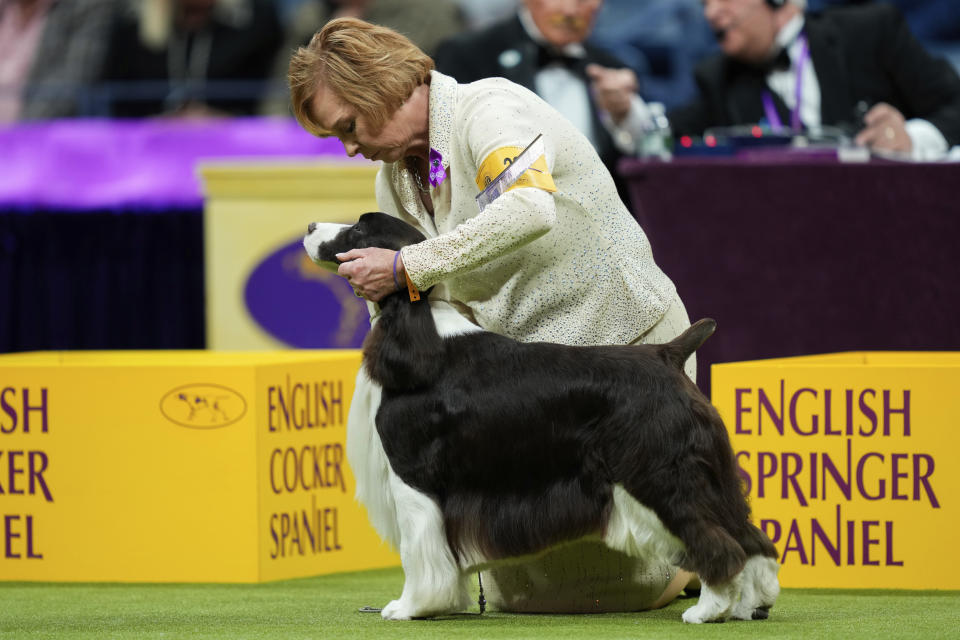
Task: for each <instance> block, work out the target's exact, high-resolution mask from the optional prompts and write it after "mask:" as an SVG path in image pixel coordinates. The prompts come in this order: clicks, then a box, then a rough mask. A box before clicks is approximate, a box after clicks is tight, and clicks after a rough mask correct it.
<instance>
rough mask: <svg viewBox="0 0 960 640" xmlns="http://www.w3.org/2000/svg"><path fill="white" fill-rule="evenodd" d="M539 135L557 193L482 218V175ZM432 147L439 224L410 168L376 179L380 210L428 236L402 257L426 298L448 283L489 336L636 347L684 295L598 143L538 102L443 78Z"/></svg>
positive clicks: (522, 192) (531, 196)
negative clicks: (504, 152) (505, 151)
mask: <svg viewBox="0 0 960 640" xmlns="http://www.w3.org/2000/svg"><path fill="white" fill-rule="evenodd" d="M537 134H543V138H544V142H545V150H546V152H545V155H546V164H547V168H548V170H549V173H550V175H552V178H553V181H554V183H555V185H556V187H557V190H556V191H555V192H549V191H546V190H543V189H540V188H535V187H521V188H515V189H513V190H511V191H508V192H506V193H504V194H503V195H501V196H500V197H499V198H498V199H497V200H496V201H494V202H493V203H492V204H490V205H489V206H487V208H486V209H485V210H484V211H483V212H482V213H481V212H480V211H479V208H478V206H477V203H476V201H475V196H476V195H477V193H478V192H479V188H478V186H477V183H476V178H477V174H478V170H479V168H480V167H481V164H482V163H483V162H484V160H485V159H486V158H487V157H488V156H489V155H490V154H491V153H493V152H494V151H495V150H497V149H500V148H502V147H510V146H513V147H518V148H521V149H522V148H524V147H526V146H527V145H528V144H529V143H530V142H531V141H532V140H533V139H534V138H535V137H536V136H537ZM430 146H431V147H433V148H434V149H436V150H437V151H439V152H440V154H441V155H442V157H443V165H444V167H445V169H446V172H447V178H446V180H445V181H444V182H443V183H442V184H440V185H439V186H438V187H434V188H431V196H432V200H433V206H434V214H433V216H432V217H431V215H430V214H429V213H428V212H427V210H426V209H425V208H424V207H423V204H422V203H421V201H420V198H419V195H418V192H417V185H416V183H415V182H414V179H413V175H412V174H411V173H410V172H409V171H408V170H407V169H406V165H405V164H404V163H403V162H397V163H388V164H384V165H383V167H382V168H381V170H380V172H379V173H378V175H377V186H376V195H377V202H378V205H379V207H380V208H381V209H382V210H383V211H385V212H386V213H389V214H391V215H394V216H397V217H400V218H402V219H404V220H406V221H407V222H409V223H411V224H413V225H414V226H416V227H417V228H418V229H419V230H420V231H421V232H423V234H424V235H426V236H427V240H425V241H424V242H421V243H419V244H416V245H411V246H408V247H405V248H404V249H403V251H402V256H403V263H404V265H405V266H406V269H407V272H408V273H409V275H410V278H411V280H413V282H414V284H416V285H417V287H419V288H420V289H426V288H429V287H431V286H434V285H436V284H439V283H441V282H443V283H444V284H445V285H446V288H447V291H448V295H449V297H450V298H452V299H453V300H455V301H459V302H462V303H463V304H465V305H466V306H467V307H469V309H470V310H471V311H472V313H473V315H474V319H475V320H476V322H477V323H478V324H479V325H480V326H481V327H483V328H484V329H487V330H489V331H493V332H496V333H499V334H503V335H507V336H510V337H512V338H515V339H517V340H521V341H525V342H534V341H548V342H558V343H563V344H579V345H586V344H626V343H628V342H631V341H633V340H635V339H637V338H638V337H639V336H640V335H641V334H643V333H644V332H645V331H647V330H648V329H649V328H650V327H652V326H653V325H654V324H656V323H657V321H659V320H660V318H661V317H662V316H663V315H664V313H665V312H666V310H667V307H668V306H669V305H670V303H671V302H672V301H673V299H674V296H675V294H676V291H675V288H674V285H673V283H672V282H671V281H670V280H669V278H667V276H666V275H664V273H663V272H662V271H661V270H660V269H659V267H657V265H656V263H655V262H654V260H653V254H652V252H651V250H650V243H649V242H648V240H647V237H646V235H644V233H643V230H642V229H641V228H640V226H639V225H638V224H637V223H636V221H635V220H634V219H633V217H632V216H631V215H630V213H629V211H628V210H627V208H626V207H625V206H624V204H623V203H622V202H621V201H620V198H619V197H618V195H617V190H616V188H615V187H614V184H613V180H612V179H611V177H610V174H609V173H608V171H607V170H606V168H605V167H604V165H603V163H602V162H601V161H600V158H599V157H598V156H597V154H596V152H595V151H594V150H593V147H592V146H591V145H590V142H589V141H588V140H587V139H586V138H585V137H584V136H583V135H582V134H581V133H580V132H579V131H577V130H576V129H575V128H574V127H573V125H571V124H570V123H569V122H567V121H566V120H565V119H564V118H563V117H562V116H561V115H560V114H559V113H558V112H557V111H555V110H554V109H553V108H552V107H550V106H549V105H548V104H547V103H546V102H544V101H543V100H541V99H540V98H539V97H537V96H536V94H534V93H532V92H531V91H528V90H527V89H525V88H523V87H521V86H519V85H517V84H514V83H512V82H510V81H508V80H504V79H502V78H491V79H487V80H480V81H478V82H474V83H471V84H466V85H460V84H457V82H456V81H455V80H454V79H453V78H450V77H449V76H445V75H443V74H441V73H438V72H436V71H434V72H433V73H432V78H431V85H430Z"/></svg>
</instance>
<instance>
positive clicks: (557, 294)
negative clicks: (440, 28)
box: [289, 18, 696, 612]
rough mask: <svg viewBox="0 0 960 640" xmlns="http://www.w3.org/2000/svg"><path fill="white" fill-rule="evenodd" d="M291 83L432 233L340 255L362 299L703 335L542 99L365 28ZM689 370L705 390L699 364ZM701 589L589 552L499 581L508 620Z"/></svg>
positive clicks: (530, 326)
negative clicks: (517, 165)
mask: <svg viewBox="0 0 960 640" xmlns="http://www.w3.org/2000/svg"><path fill="white" fill-rule="evenodd" d="M289 84H290V90H291V102H292V107H293V112H294V115H295V116H296V118H297V120H298V121H299V123H300V124H301V126H302V127H303V128H304V129H306V130H307V131H309V132H310V133H312V134H314V135H317V136H336V137H337V138H339V139H340V141H341V142H342V143H343V146H344V149H345V151H346V153H347V154H348V155H349V156H356V155H358V154H359V155H362V156H363V157H365V158H367V159H369V160H372V161H380V162H382V163H383V164H382V166H381V168H380V170H379V172H378V174H377V179H376V186H375V190H376V198H377V203H378V207H379V208H380V210H381V211H384V212H386V213H388V214H390V215H392V216H395V217H397V218H400V219H401V220H403V221H405V222H407V223H409V224H411V225H413V226H414V227H415V228H416V229H417V230H418V231H420V232H421V233H422V234H423V235H424V236H425V239H424V240H422V241H420V242H417V243H415V244H411V245H409V246H405V247H403V249H402V250H401V251H399V252H398V251H394V250H390V249H384V248H379V247H369V248H363V249H358V248H354V249H352V250H348V251H345V252H344V254H343V255H341V256H338V260H339V261H340V262H342V264H341V265H340V267H339V274H340V275H342V276H344V277H345V278H347V280H348V281H349V282H350V284H351V285H352V286H353V287H354V289H355V291H357V293H358V295H361V296H363V297H364V298H366V299H367V300H369V301H373V302H376V301H379V300H381V299H382V298H383V297H384V296H385V295H388V294H390V293H392V292H394V291H395V290H396V288H397V282H404V281H409V286H410V287H411V290H413V289H419V290H420V291H427V290H430V289H432V294H431V298H432V299H440V298H443V299H447V300H449V301H451V302H452V303H453V304H455V305H457V307H458V309H459V310H460V311H461V313H463V314H464V315H465V316H466V317H467V318H469V319H470V320H471V321H472V322H474V323H476V324H477V325H479V326H480V327H482V328H483V329H485V330H487V331H491V332H494V333H497V334H501V335H504V336H507V337H510V338H513V339H515V340H519V341H520V342H553V343H559V344H566V345H624V344H634V343H635V344H641V343H642V344H647V343H666V342H669V341H670V340H671V339H673V338H675V337H676V336H678V335H679V334H681V333H682V332H683V331H684V330H685V329H687V328H688V327H689V326H690V322H689V320H688V318H687V313H686V310H685V308H684V305H683V302H682V301H681V299H680V297H679V295H678V294H677V291H676V287H675V286H674V284H673V282H672V281H671V280H670V279H669V278H668V277H667V275H666V274H664V273H663V272H662V271H661V269H660V268H659V267H658V266H657V264H656V262H655V261H654V258H653V253H652V250H651V248H650V243H649V241H648V240H647V237H646V235H645V234H644V232H643V230H642V229H641V228H640V226H639V225H638V224H637V222H636V221H635V220H634V218H633V217H632V216H631V214H630V212H629V211H628V209H627V207H626V206H625V205H624V203H623V202H622V201H621V200H620V198H619V195H618V193H617V190H616V187H615V185H614V181H613V178H612V177H611V175H610V173H609V172H608V171H607V169H606V168H605V167H604V165H603V163H602V162H601V160H600V158H599V157H598V156H597V154H596V152H595V151H594V148H593V146H592V145H591V144H590V142H589V141H588V140H587V138H586V137H584V136H583V135H582V134H581V133H580V132H579V131H578V130H577V129H576V128H575V127H574V126H573V125H572V124H571V123H570V122H568V121H567V120H566V119H565V118H564V117H563V116H561V115H560V114H559V113H558V112H557V111H556V110H555V109H553V108H552V107H551V106H550V105H548V104H547V103H546V102H544V101H543V100H542V99H540V98H539V97H538V96H537V95H536V94H534V93H533V92H531V91H528V90H527V89H525V88H523V87H521V86H519V85H517V84H514V83H512V82H509V81H507V80H505V79H502V78H492V79H487V80H481V81H478V82H474V83H471V84H466V85H460V84H458V83H457V82H456V81H455V80H454V79H453V78H450V77H448V76H445V75H443V74H441V73H438V72H436V71H435V70H434V69H433V61H432V60H431V59H430V58H429V57H428V56H427V55H425V54H424V53H423V52H422V51H421V50H420V49H418V48H417V47H416V46H415V45H413V44H412V43H411V42H410V41H409V40H408V39H407V38H406V37H404V36H402V35H400V34H398V33H396V32H395V31H392V30H390V29H387V28H385V27H380V26H376V25H372V24H369V23H366V22H364V21H361V20H356V19H351V18H342V19H337V20H332V21H330V22H328V23H327V24H326V25H325V26H324V27H323V28H322V29H321V30H320V31H319V32H318V33H317V34H316V35H314V37H313V38H312V40H311V41H310V43H309V44H308V45H307V46H306V47H301V48H300V49H299V50H297V51H296V52H295V53H294V54H293V56H292V58H291V62H290V69H289ZM541 133H542V134H543V139H542V140H543V146H544V153H543V155H542V156H541V157H540V158H538V159H537V160H536V162H534V164H533V165H532V170H530V171H527V172H525V173H524V174H522V175H521V176H520V178H519V179H518V180H517V181H516V183H515V184H514V185H512V187H511V188H510V189H509V190H507V191H506V192H505V193H503V194H502V195H500V196H499V197H498V198H497V199H496V200H494V201H493V202H491V203H490V204H489V205H488V206H486V208H485V209H484V210H483V211H482V212H481V211H479V209H478V206H477V203H476V201H475V196H476V194H477V192H478V191H479V190H481V189H483V188H484V187H485V186H486V185H487V184H488V182H489V181H492V180H493V179H494V178H495V177H496V176H497V175H498V174H499V173H500V172H501V171H502V170H503V168H504V167H505V166H506V165H508V164H509V163H510V162H512V160H513V158H515V157H516V156H517V155H518V154H519V153H520V152H521V151H522V150H523V149H524V148H525V147H526V145H527V144H529V143H530V141H531V140H534V139H535V138H536V136H537V135H538V134H541ZM680 249H681V248H680V247H677V248H675V249H674V250H680ZM395 273H396V279H395V277H394V274H395ZM684 369H685V371H686V373H687V375H688V376H689V377H690V378H691V379H693V380H695V377H696V362H695V357H694V356H691V357H690V358H689V359H688V360H687V361H686V363H685V367H684ZM688 578H689V574H687V573H686V572H683V571H679V570H678V569H677V568H676V567H674V566H672V565H670V564H668V563H661V564H655V563H648V562H644V561H641V560H639V559H637V558H632V557H629V556H628V555H626V554H623V553H620V552H615V551H611V550H609V549H607V548H606V547H605V546H603V545H602V544H599V543H590V542H580V543H576V544H573V545H570V546H567V547H564V548H562V549H558V550H553V551H551V552H549V553H547V554H545V555H543V556H541V557H538V558H535V559H531V560H530V561H529V562H526V563H524V564H521V565H515V566H511V567H498V568H496V569H494V570H492V571H490V572H489V573H485V574H484V584H485V586H486V587H487V592H488V594H487V595H488V599H489V600H490V603H491V605H494V606H496V607H498V608H500V609H502V610H510V611H526V612H593V611H635V610H640V609H646V608H651V607H658V606H663V605H664V604H666V603H668V602H670V601H671V600H672V599H673V598H674V597H675V596H676V595H677V594H678V593H679V592H680V591H681V590H682V589H683V587H684V585H685V584H686V582H687V580H688Z"/></svg>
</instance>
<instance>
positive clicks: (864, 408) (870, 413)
mask: <svg viewBox="0 0 960 640" xmlns="http://www.w3.org/2000/svg"><path fill="white" fill-rule="evenodd" d="M868 393H869V394H870V395H871V396H873V397H874V398H876V397H877V392H876V391H874V390H873V389H864V390H863V391H861V392H860V413H862V414H863V415H864V416H865V417H866V418H867V419H868V420H870V425H871V428H870V431H864V430H863V426H861V427H860V435H862V436H872V435H873V434H874V433H876V431H877V412H876V411H874V410H873V409H872V408H871V407H870V405H868V404H867V400H866V395H867V394H868Z"/></svg>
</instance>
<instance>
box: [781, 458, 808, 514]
mask: <svg viewBox="0 0 960 640" xmlns="http://www.w3.org/2000/svg"><path fill="white" fill-rule="evenodd" d="M780 457H781V460H782V462H781V467H782V469H783V471H782V472H781V473H782V477H781V489H780V497H781V498H783V499H784V500H786V499H788V498H789V497H790V489H789V485H792V486H793V490H794V492H796V494H797V501H798V502H800V505H801V506H804V507H805V506H807V499H806V498H805V497H804V496H803V491H801V489H800V485H799V484H798V483H797V474H799V473H800V472H801V471H802V470H803V458H801V457H800V454H797V453H786V452H785V453H783V454H781V456H780ZM791 462H793V463H794V464H793V467H794V468H793V469H792V470H791V468H790V467H791V465H790V463H791Z"/></svg>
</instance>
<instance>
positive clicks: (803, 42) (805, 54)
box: [763, 35, 810, 131]
mask: <svg viewBox="0 0 960 640" xmlns="http://www.w3.org/2000/svg"><path fill="white" fill-rule="evenodd" d="M809 58H810V46H809V44H808V43H807V37H806V36H803V35H802V36H800V59H799V60H797V82H796V88H795V90H794V96H795V98H796V101H795V104H794V106H793V109H792V110H791V111H790V128H791V129H793V130H794V131H800V129H801V124H802V123H801V122H800V106H801V105H802V104H803V67H804V66H806V64H807V60H808V59H809ZM763 110H764V112H765V113H766V115H767V122H769V123H770V126H771V127H773V128H774V129H782V128H783V123H782V122H781V121H780V114H778V113H777V107H776V105H775V104H774V103H773V96H772V95H770V91H769V90H767V89H764V90H763Z"/></svg>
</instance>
